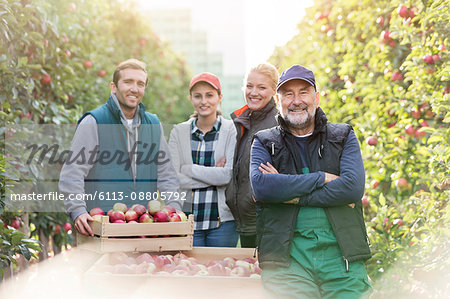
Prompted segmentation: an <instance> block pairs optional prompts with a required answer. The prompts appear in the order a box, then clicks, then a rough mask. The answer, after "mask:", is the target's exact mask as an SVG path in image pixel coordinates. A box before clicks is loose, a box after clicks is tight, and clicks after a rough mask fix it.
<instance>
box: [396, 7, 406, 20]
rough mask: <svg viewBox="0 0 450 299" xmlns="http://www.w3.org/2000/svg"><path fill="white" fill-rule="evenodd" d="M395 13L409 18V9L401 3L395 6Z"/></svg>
mask: <svg viewBox="0 0 450 299" xmlns="http://www.w3.org/2000/svg"><path fill="white" fill-rule="evenodd" d="M397 14H398V15H399V16H400V17H402V18H409V9H408V7H406V6H404V5H401V6H399V7H398V8H397Z"/></svg>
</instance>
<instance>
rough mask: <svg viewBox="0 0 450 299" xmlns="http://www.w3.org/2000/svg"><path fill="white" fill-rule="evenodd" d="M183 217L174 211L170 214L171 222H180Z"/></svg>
mask: <svg viewBox="0 0 450 299" xmlns="http://www.w3.org/2000/svg"><path fill="white" fill-rule="evenodd" d="M180 221H181V217H180V215H178V214H177V213H172V214H170V215H169V222H180Z"/></svg>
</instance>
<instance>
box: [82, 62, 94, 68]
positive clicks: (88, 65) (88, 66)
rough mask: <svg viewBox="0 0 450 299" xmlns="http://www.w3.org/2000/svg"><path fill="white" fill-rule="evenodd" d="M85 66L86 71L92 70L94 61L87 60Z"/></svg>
mask: <svg viewBox="0 0 450 299" xmlns="http://www.w3.org/2000/svg"><path fill="white" fill-rule="evenodd" d="M83 66H84V68H85V69H90V68H91V67H92V61H90V60H86V61H85V62H84V63H83Z"/></svg>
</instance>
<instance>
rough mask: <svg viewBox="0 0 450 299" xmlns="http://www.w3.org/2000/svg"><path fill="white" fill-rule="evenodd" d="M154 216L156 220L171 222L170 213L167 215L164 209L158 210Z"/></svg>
mask: <svg viewBox="0 0 450 299" xmlns="http://www.w3.org/2000/svg"><path fill="white" fill-rule="evenodd" d="M154 217H155V222H169V215H167V213H166V212H163V211H160V212H156V213H155V215H154Z"/></svg>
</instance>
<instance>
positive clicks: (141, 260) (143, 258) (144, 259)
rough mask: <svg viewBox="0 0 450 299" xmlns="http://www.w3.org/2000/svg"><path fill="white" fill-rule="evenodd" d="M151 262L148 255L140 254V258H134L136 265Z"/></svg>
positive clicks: (150, 257)
mask: <svg viewBox="0 0 450 299" xmlns="http://www.w3.org/2000/svg"><path fill="white" fill-rule="evenodd" d="M152 261H153V258H152V256H151V255H150V254H148V253H143V254H141V255H140V256H138V257H137V258H136V263H138V264H141V263H144V262H145V263H149V262H152Z"/></svg>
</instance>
